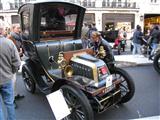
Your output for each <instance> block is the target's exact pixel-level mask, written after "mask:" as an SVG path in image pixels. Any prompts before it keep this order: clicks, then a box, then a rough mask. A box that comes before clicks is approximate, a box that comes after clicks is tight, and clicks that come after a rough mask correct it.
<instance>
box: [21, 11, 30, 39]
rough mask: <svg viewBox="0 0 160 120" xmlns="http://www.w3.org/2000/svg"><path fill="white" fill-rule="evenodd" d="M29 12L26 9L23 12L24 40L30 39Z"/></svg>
mask: <svg viewBox="0 0 160 120" xmlns="http://www.w3.org/2000/svg"><path fill="white" fill-rule="evenodd" d="M29 22H30V21H29V12H28V11H25V12H23V13H22V38H23V39H24V40H28V39H29Z"/></svg>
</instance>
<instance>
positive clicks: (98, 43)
mask: <svg viewBox="0 0 160 120" xmlns="http://www.w3.org/2000/svg"><path fill="white" fill-rule="evenodd" d="M89 47H90V48H92V49H93V50H94V52H95V56H98V55H99V54H101V51H102V50H103V49H104V50H105V54H103V55H100V56H101V57H100V58H101V59H102V60H103V61H104V62H105V63H109V62H113V61H114V56H113V52H112V48H111V46H110V45H109V43H108V42H107V41H106V40H104V39H103V38H102V37H101V33H100V32H98V31H94V32H92V35H91V39H90V43H89Z"/></svg>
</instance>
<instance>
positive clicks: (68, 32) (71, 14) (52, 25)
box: [40, 5, 78, 39]
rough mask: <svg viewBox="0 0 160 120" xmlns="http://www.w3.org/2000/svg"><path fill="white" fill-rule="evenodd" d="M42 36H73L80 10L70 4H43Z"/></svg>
mask: <svg viewBox="0 0 160 120" xmlns="http://www.w3.org/2000/svg"><path fill="white" fill-rule="evenodd" d="M40 11H41V12H40V13H41V22H40V38H52V39H53V38H56V39H57V37H61V38H62V37H73V36H74V29H75V23H76V20H77V14H78V10H77V8H74V7H73V6H70V5H68V6H67V5H65V6H63V5H47V7H46V5H42V6H41V10H40Z"/></svg>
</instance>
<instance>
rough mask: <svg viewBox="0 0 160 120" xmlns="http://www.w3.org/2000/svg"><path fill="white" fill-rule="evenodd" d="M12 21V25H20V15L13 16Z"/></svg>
mask: <svg viewBox="0 0 160 120" xmlns="http://www.w3.org/2000/svg"><path fill="white" fill-rule="evenodd" d="M11 20H12V24H15V23H19V16H18V15H12V16H11Z"/></svg>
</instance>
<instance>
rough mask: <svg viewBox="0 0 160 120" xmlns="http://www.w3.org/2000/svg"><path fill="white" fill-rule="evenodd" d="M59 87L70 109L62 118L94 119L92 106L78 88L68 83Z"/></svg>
mask: <svg viewBox="0 0 160 120" xmlns="http://www.w3.org/2000/svg"><path fill="white" fill-rule="evenodd" d="M61 89H62V91H63V95H64V98H65V100H66V102H67V104H68V107H69V109H70V111H71V114H70V115H68V116H67V117H66V118H64V120H94V116H93V111H92V107H91V105H90V103H89V101H88V99H87V97H86V96H85V94H84V93H83V92H82V91H81V90H80V89H77V88H75V87H73V86H70V85H63V86H62V87H61Z"/></svg>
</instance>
